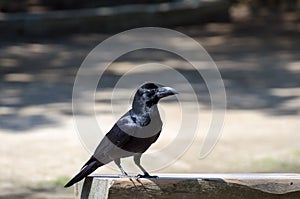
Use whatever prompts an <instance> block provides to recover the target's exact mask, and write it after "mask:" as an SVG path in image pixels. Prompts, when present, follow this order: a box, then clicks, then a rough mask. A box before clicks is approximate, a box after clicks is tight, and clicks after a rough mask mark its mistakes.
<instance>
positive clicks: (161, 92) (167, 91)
mask: <svg viewBox="0 0 300 199" xmlns="http://www.w3.org/2000/svg"><path fill="white" fill-rule="evenodd" d="M175 94H178V92H177V91H176V90H175V89H174V88H171V87H160V88H158V91H157V94H156V95H157V97H158V98H159V99H161V98H164V97H167V96H170V95H175Z"/></svg>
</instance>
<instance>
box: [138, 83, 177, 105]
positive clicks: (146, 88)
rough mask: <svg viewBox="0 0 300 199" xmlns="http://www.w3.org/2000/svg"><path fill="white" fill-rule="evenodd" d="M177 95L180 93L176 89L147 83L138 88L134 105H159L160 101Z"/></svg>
mask: <svg viewBox="0 0 300 199" xmlns="http://www.w3.org/2000/svg"><path fill="white" fill-rule="evenodd" d="M175 94H178V93H177V91H176V90H175V89H174V88H171V87H166V86H162V85H160V84H157V83H152V82H146V83H144V84H142V85H141V86H140V87H139V88H138V90H137V92H136V94H135V96H134V101H133V103H136V105H137V104H140V105H142V104H145V105H147V106H152V105H154V104H157V103H158V101H159V100H160V99H162V98H164V97H167V96H170V95H175Z"/></svg>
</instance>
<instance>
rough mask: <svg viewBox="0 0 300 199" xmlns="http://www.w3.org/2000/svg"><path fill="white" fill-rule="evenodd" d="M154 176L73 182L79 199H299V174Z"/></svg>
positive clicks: (95, 177)
mask: <svg viewBox="0 0 300 199" xmlns="http://www.w3.org/2000/svg"><path fill="white" fill-rule="evenodd" d="M158 176H159V178H157V179H144V178H140V179H138V178H135V177H134V176H133V177H132V178H119V177H118V175H92V176H89V177H88V178H86V180H85V181H83V182H80V183H78V184H77V185H76V190H77V191H76V192H75V194H76V198H78V199H79V198H80V199H86V198H88V199H107V198H120V199H129V198H130V199H133V198H159V199H160V198H162V199H167V198H172V199H173V198H175V199H176V198H189V199H190V198H218V199H227V198H228V199H235V198H246V199H247V198H251V199H252V198H266V199H269V198H270V199H271V198H272V199H273V198H275V199H276V198H283V199H285V198H288V199H293V198H295V199H296V198H297V199H298V198H300V174H284V173H279V174H275V173H274V174H263V173H258V174H158Z"/></svg>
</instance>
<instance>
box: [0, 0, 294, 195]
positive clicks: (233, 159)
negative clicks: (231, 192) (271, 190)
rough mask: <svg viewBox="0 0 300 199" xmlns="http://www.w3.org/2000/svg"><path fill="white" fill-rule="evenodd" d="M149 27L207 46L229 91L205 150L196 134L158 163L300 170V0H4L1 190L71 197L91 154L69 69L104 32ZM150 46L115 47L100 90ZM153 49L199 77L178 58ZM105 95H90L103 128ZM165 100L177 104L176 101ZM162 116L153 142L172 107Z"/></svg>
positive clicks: (205, 100)
mask: <svg viewBox="0 0 300 199" xmlns="http://www.w3.org/2000/svg"><path fill="white" fill-rule="evenodd" d="M144 26H159V27H166V28H171V29H173V30H177V31H180V32H182V33H185V34H187V35H188V36H190V37H192V38H193V39H195V40H196V41H198V42H199V43H200V44H201V45H203V46H204V47H205V49H206V50H207V51H208V53H209V54H210V56H211V57H212V58H213V60H214V61H215V62H216V64H217V66H218V68H219V70H220V73H221V75H222V78H223V80H224V84H225V87H226V93H227V113H226V119H225V123H224V127H223V131H222V136H221V137H220V140H219V142H218V144H217V145H216V147H215V148H214V150H213V151H212V152H211V153H210V154H209V156H207V157H206V158H205V159H199V158H198V156H197V155H198V152H199V149H200V146H201V143H202V141H203V134H201V135H200V136H198V137H197V138H195V140H194V143H193V145H192V146H191V148H190V149H189V150H188V151H187V152H186V154H185V155H184V156H183V157H182V158H180V159H178V160H177V161H176V162H175V163H174V164H173V165H171V166H169V167H167V168H164V169H162V170H160V171H157V172H169V173H171V172H178V173H185V172H186V173H212V172H214V173H224V172H292V173H295V172H300V145H299V139H300V134H299V132H298V131H299V129H300V123H299V115H300V34H299V33H300V1H299V0H265V1H259V0H204V1H201V0H174V1H170V0H155V1H150V0H149V1H148V0H141V1H139V0H123V1H108V0H88V1H83V0H72V1H71V0H59V1H58V0H0V77H1V78H0V157H1V158H0V198H11V199H13V198H72V196H73V190H72V189H63V188H62V186H63V185H64V184H65V182H66V181H67V180H68V179H69V178H70V177H72V176H73V175H74V174H75V173H76V172H77V171H78V170H79V169H80V168H81V166H82V164H83V163H84V162H85V161H86V160H87V159H88V157H89V156H90V154H89V153H88V152H87V151H86V150H85V149H84V147H83V146H82V144H81V142H80V140H79V138H78V136H77V133H76V129H75V124H74V121H73V116H72V89H73V83H74V79H75V76H76V72H77V70H78V68H79V67H80V65H81V63H82V61H83V60H84V58H85V57H86V56H87V54H88V53H89V52H90V51H91V50H92V49H93V48H94V47H95V46H96V45H98V44H99V43H100V42H101V41H103V40H104V39H106V38H108V37H110V36H112V35H114V34H116V33H118V32H120V31H124V30H127V29H130V28H136V27H144ZM166 42H173V41H166ZM183 45H184V44H183ZM187 50H190V51H191V52H192V51H193V49H188V47H187ZM108 53H109V52H108ZM147 53H148V52H147ZM147 53H146V52H143V51H141V52H132V53H129V54H128V55H126V56H123V57H121V58H119V59H118V60H117V61H116V63H114V66H113V67H111V69H110V70H108V71H107V73H106V74H105V77H104V82H105V87H106V88H107V91H109V90H111V89H112V88H113V87H114V84H115V83H116V81H117V80H118V79H119V78H120V76H121V75H122V72H124V70H125V69H126V67H127V68H128V67H129V66H131V65H135V64H143V63H146V62H147V60H148V57H149V54H147ZM150 53H151V58H152V59H153V58H155V59H156V60H158V61H159V62H160V63H163V64H166V65H172V66H174V68H176V69H177V70H178V71H180V72H182V73H184V74H185V75H186V76H189V77H190V78H191V79H193V78H194V79H195V78H198V77H197V76H195V72H196V71H193V70H192V69H191V68H190V67H188V66H187V65H186V63H185V62H184V60H182V59H179V58H177V57H176V56H174V55H172V54H168V53H162V52H155V51H153V52H152V51H151V52H150ZM99 56H101V55H99ZM159 74H161V73H159ZM156 75H157V73H156ZM169 78H172V77H169ZM195 82H196V83H197V81H195ZM203 84H204V83H203ZM169 86H172V85H169ZM173 87H174V88H176V85H174V86H173ZM197 94H198V95H199V96H200V103H201V104H200V109H201V113H200V115H201V123H202V125H203V127H205V126H206V127H207V126H209V122H210V120H209V119H210V101H209V96H208V94H207V91H206V90H205V89H203V90H200V91H199V92H198V93H197ZM129 97H130V96H128V98H129ZM201 99H202V101H201ZM109 100H110V99H105V98H99V99H97V103H96V109H97V111H98V112H97V114H99V115H101V117H102V118H104V119H103V122H102V124H103V126H104V127H103V128H104V129H107V130H108V129H109V128H110V127H111V126H112V124H113V122H114V119H113V118H111V117H110V104H109V102H110V101H109ZM162 106H164V107H165V109H166V110H169V111H170V112H171V113H172V110H173V108H174V107H176V103H175V102H168V103H167V102H165V103H162ZM97 107H98V108H97ZM121 112H122V111H121ZM123 112H126V110H124V111H123ZM169 115H171V119H170V120H168V121H171V122H170V123H169V127H170V128H165V129H164V131H165V132H164V133H165V134H164V137H163V138H162V140H161V141H160V142H158V143H157V145H156V147H157V148H158V149H159V147H160V145H162V144H164V140H167V139H168V135H170V134H171V133H172V132H171V131H172V118H173V119H174V120H173V121H176V118H177V117H176V113H175V114H169ZM82 117H84V115H83V116H82ZM166 117H168V114H167V115H166ZM105 118H106V119H105ZM174 123H175V122H174ZM144 165H145V167H146V168H147V166H146V165H147V163H144ZM98 173H118V171H115V170H111V169H110V168H108V167H103V168H101V169H99V170H98Z"/></svg>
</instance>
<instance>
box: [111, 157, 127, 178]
mask: <svg viewBox="0 0 300 199" xmlns="http://www.w3.org/2000/svg"><path fill="white" fill-rule="evenodd" d="M114 162H115V164H116V165H117V166H118V167H119V169H120V171H121V173H122V175H120V177H121V178H122V177H128V174H127V173H126V172H125V170H124V169H123V168H122V166H121V159H120V158H119V159H116V160H114Z"/></svg>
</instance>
